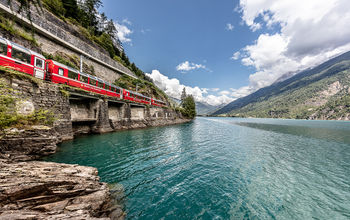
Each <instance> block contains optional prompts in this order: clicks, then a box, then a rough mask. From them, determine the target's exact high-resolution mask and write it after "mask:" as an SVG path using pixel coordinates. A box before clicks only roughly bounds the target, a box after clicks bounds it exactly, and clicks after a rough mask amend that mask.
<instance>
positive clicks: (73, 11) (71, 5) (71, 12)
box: [62, 0, 79, 19]
mask: <svg viewBox="0 0 350 220" xmlns="http://www.w3.org/2000/svg"><path fill="white" fill-rule="evenodd" d="M62 4H63V8H64V9H65V10H66V14H65V17H70V18H74V19H77V18H78V10H79V8H78V4H77V0H62Z"/></svg>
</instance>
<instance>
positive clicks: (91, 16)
mask: <svg viewBox="0 0 350 220" xmlns="http://www.w3.org/2000/svg"><path fill="white" fill-rule="evenodd" d="M10 3H11V2H10ZM19 3H20V4H21V5H22V10H24V11H25V12H26V13H27V14H28V16H29V17H30V10H29V8H30V5H31V4H32V5H34V7H35V8H36V10H37V11H39V12H40V11H42V10H47V11H49V12H51V13H52V14H54V15H55V16H56V17H58V18H59V19H61V20H63V21H64V22H66V23H68V24H70V25H73V26H74V27H76V28H75V30H78V31H79V32H80V33H81V36H82V37H83V39H84V40H87V41H91V43H93V44H97V45H99V46H100V47H101V48H103V49H104V50H105V51H106V52H107V53H108V54H109V55H110V57H111V58H112V59H114V60H115V61H116V62H119V63H121V64H122V65H124V66H125V67H127V68H128V69H129V70H130V71H132V72H133V73H134V74H135V75H136V76H137V77H138V79H134V78H132V77H128V76H126V75H123V76H122V77H121V78H120V79H118V80H117V81H116V82H114V84H116V85H118V86H120V87H122V88H125V89H129V90H134V91H135V90H136V87H138V92H139V93H141V94H143V95H146V96H150V97H153V98H157V99H162V100H164V101H167V102H168V97H167V95H166V94H165V93H164V92H163V91H162V90H160V89H159V88H157V87H156V86H155V85H154V83H153V81H152V79H150V78H149V77H147V76H146V74H145V73H144V72H143V71H142V70H141V69H139V68H138V67H137V66H136V64H135V63H133V62H131V61H130V60H129V58H128V56H127V55H126V53H125V51H124V50H123V48H122V43H121V42H120V40H119V39H118V37H117V29H116V27H115V24H114V21H113V20H112V19H109V18H107V16H106V15H105V14H104V13H99V11H98V8H99V7H101V6H102V1H101V0H85V1H77V0H38V1H28V2H27V1H19ZM12 4H14V3H12ZM14 23H15V22H14V21H13V20H12V19H11V18H9V17H6V16H5V15H4V14H0V28H1V29H3V30H5V31H7V32H8V33H10V34H11V35H13V36H17V37H20V38H23V39H25V40H27V41H30V42H32V44H34V46H35V47H37V48H38V49H39V50H40V44H39V43H38V42H37V41H36V40H35V38H34V34H33V33H31V32H30V30H29V31H27V30H24V29H23V30H22V28H17V27H21V26H22V25H21V24H18V25H17V27H16V25H14ZM43 55H44V56H45V57H46V58H48V59H53V60H55V61H57V62H60V63H63V64H65V65H67V66H70V67H72V68H75V69H79V66H80V58H79V57H77V56H75V55H73V54H66V53H64V52H60V53H56V54H46V53H44V54H43ZM83 71H84V72H85V73H88V74H91V75H96V73H95V68H94V66H93V65H87V64H86V63H85V62H83ZM105 80H108V79H105Z"/></svg>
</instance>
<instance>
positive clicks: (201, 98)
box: [146, 70, 234, 105]
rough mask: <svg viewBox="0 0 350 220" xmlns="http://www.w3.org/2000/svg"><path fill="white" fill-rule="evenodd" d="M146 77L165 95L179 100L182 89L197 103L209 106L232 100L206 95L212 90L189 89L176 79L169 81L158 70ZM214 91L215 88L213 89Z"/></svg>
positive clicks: (230, 98)
mask: <svg viewBox="0 0 350 220" xmlns="http://www.w3.org/2000/svg"><path fill="white" fill-rule="evenodd" d="M146 75H147V76H148V77H150V78H151V79H152V80H153V81H154V83H155V84H156V85H157V86H158V87H159V88H160V89H162V90H163V91H164V92H165V93H166V94H167V95H169V96H171V97H174V98H177V99H180V98H181V93H182V90H183V88H185V89H186V93H187V94H190V95H192V96H193V97H194V99H195V100H196V101H197V102H203V103H207V104H210V105H221V104H226V103H229V102H231V101H233V100H234V99H233V98H232V97H229V96H227V95H225V94H222V95H220V96H215V95H207V96H205V95H204V94H207V93H208V91H210V90H213V89H207V88H203V89H201V88H199V87H197V86H196V87H190V86H185V85H182V84H181V83H180V81H179V80H178V79H176V78H172V79H169V77H167V76H165V75H163V74H161V73H160V72H159V71H158V70H153V71H152V73H146ZM214 89H215V90H216V88H214Z"/></svg>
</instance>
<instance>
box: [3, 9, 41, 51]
mask: <svg viewBox="0 0 350 220" xmlns="http://www.w3.org/2000/svg"><path fill="white" fill-rule="evenodd" d="M0 28H1V29H3V30H5V31H7V32H8V33H10V34H11V35H13V36H18V37H21V38H23V39H25V40H27V41H29V42H31V44H32V45H33V46H36V47H39V44H38V42H37V41H36V39H35V37H34V32H32V33H30V32H28V31H26V30H25V29H19V28H16V27H15V22H14V21H11V20H10V19H8V18H6V17H4V15H3V14H0Z"/></svg>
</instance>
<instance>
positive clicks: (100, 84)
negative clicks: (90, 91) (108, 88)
mask: <svg viewBox="0 0 350 220" xmlns="http://www.w3.org/2000/svg"><path fill="white" fill-rule="evenodd" d="M97 86H98V87H100V88H102V89H103V82H100V81H98V84H97Z"/></svg>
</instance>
